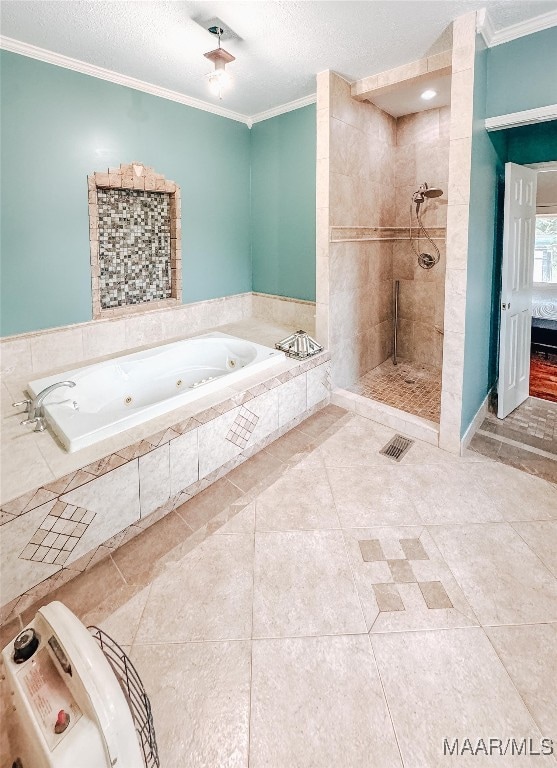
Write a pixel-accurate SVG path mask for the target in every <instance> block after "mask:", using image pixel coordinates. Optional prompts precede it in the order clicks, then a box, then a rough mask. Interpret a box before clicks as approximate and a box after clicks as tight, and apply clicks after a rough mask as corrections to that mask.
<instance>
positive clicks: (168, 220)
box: [88, 163, 182, 319]
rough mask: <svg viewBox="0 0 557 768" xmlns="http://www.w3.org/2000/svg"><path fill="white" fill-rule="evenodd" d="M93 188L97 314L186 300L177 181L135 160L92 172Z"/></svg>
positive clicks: (92, 238) (93, 271)
mask: <svg viewBox="0 0 557 768" xmlns="http://www.w3.org/2000/svg"><path fill="white" fill-rule="evenodd" d="M88 188H89V229H90V242H91V281H92V295H93V318H94V319H97V318H101V317H110V316H114V315H122V314H127V313H130V312H138V311H144V310H146V309H159V308H161V307H169V306H173V305H175V304H177V303H181V301H182V273H181V262H182V259H181V253H182V252H181V226H180V214H181V208H180V189H179V187H178V186H177V184H175V182H173V181H169V180H167V179H165V178H164V176H163V175H162V174H160V173H156V172H155V171H154V170H153V169H152V168H149V167H147V166H144V165H143V164H141V163H131V164H130V165H124V164H122V165H121V166H120V167H119V168H109V169H108V172H106V173H103V172H96V173H93V174H91V175H90V176H89V177H88ZM146 305H148V306H146Z"/></svg>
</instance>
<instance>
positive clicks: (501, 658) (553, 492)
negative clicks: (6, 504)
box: [0, 372, 557, 768]
mask: <svg viewBox="0 0 557 768" xmlns="http://www.w3.org/2000/svg"><path fill="white" fill-rule="evenodd" d="M310 373H311V372H310ZM393 433H394V430H393V429H389V428H387V427H383V426H381V425H379V424H376V423H374V422H372V421H371V420H369V419H364V418H362V417H361V416H358V415H357V414H354V413H347V412H346V411H344V410H342V409H340V408H336V407H335V406H327V407H326V408H324V409H321V410H320V411H319V412H318V413H316V414H315V415H313V416H312V417H310V418H309V419H306V420H304V421H302V422H300V423H299V424H298V425H297V426H296V427H295V428H294V429H293V430H291V431H290V432H288V433H287V434H285V435H284V436H283V437H281V438H280V439H279V440H277V441H275V442H272V443H269V444H268V445H267V446H266V447H265V448H263V450H262V451H260V452H259V453H258V454H257V455H255V456H253V457H252V458H251V459H249V460H247V461H246V462H245V463H243V464H242V465H241V466H239V467H237V468H236V469H235V470H233V471H232V472H230V473H229V474H228V475H227V476H226V477H223V478H222V479H220V480H219V481H217V482H215V483H214V484H212V485H211V486H210V487H208V488H206V489H205V490H204V491H202V492H200V493H198V494H197V495H196V496H195V497H194V498H192V499H190V500H189V501H188V502H187V503H185V504H183V505H181V506H179V507H177V509H176V510H173V511H171V512H169V513H168V514H167V515H166V516H165V517H163V518H162V519H159V520H158V521H156V522H154V523H153V525H151V526H150V527H148V528H146V529H145V530H143V531H141V532H140V533H139V534H138V535H137V536H135V537H134V538H133V539H132V540H130V541H128V542H127V543H125V544H123V545H122V546H120V547H119V548H118V549H116V550H115V551H113V552H112V553H108V554H107V556H106V557H105V558H104V559H103V560H102V561H100V562H98V563H97V564H96V565H94V566H93V567H92V568H91V569H90V570H87V571H84V572H83V573H80V574H77V575H76V577H75V578H74V579H73V580H72V581H69V582H67V583H66V584H60V585H58V586H57V588H56V590H55V591H54V593H52V594H50V595H44V596H43V597H41V598H40V599H36V600H35V602H34V605H32V604H31V602H32V598H31V597H29V598H28V599H29V602H22V604H21V608H20V611H19V615H18V616H16V617H15V618H14V619H13V620H12V621H11V623H10V624H7V625H5V626H4V627H3V628H2V630H1V632H2V634H1V639H2V640H3V644H7V643H8V642H9V640H10V639H12V638H13V637H15V635H16V633H17V632H18V631H19V630H20V629H21V627H22V626H24V625H25V624H26V623H27V622H28V621H29V619H30V618H31V617H32V616H33V615H34V613H35V612H36V610H37V608H38V607H39V606H40V605H41V604H44V603H45V602H50V601H51V600H53V599H59V600H61V601H62V602H64V603H65V604H66V605H68V607H69V608H70V609H71V610H73V611H74V612H75V613H76V614H77V615H78V616H79V618H80V619H81V620H82V621H84V622H85V623H86V624H92V623H93V624H96V625H100V626H101V627H102V628H103V629H104V630H105V631H106V632H108V633H109V634H111V635H112V636H113V637H114V638H115V639H116V640H117V641H119V642H120V643H122V644H124V645H126V646H127V647H128V648H129V653H130V655H131V658H132V661H133V662H134V664H136V665H137V667H138V671H139V673H140V675H141V677H142V679H143V681H144V683H145V685H146V689H147V692H148V694H149V697H150V699H151V703H152V705H153V716H154V721H155V728H156V732H157V738H158V744H159V750H160V755H161V763H162V764H163V765H165V767H166V768H172V767H174V766H175V767H176V768H178V767H179V766H183V765H186V764H188V760H189V761H190V762H191V761H192V760H193V761H194V762H195V764H196V765H199V766H216V765H223V764H227V765H228V764H232V765H236V766H242V768H247V766H248V764H249V765H250V766H262V765H272V766H300V768H301V767H302V766H308V767H309V766H315V765H320V766H328V765H329V764H331V765H332V764H335V765H339V766H342V767H343V768H344V766H350V768H352V767H354V768H359V767H360V766H361V767H362V768H364V767H365V768H369V766H370V764H372V765H374V766H375V765H377V766H382V765H385V766H386V767H387V768H395V766H401V765H404V766H406V767H407V768H409V767H411V768H424V766H427V768H437V767H438V766H443V765H444V764H445V763H446V764H450V763H451V762H453V763H454V765H457V764H459V762H460V760H459V759H456V758H454V757H453V758H452V760H451V759H449V757H448V756H447V757H446V756H443V739H444V738H456V737H457V736H458V737H460V738H464V737H465V736H468V737H470V738H471V739H479V738H482V737H483V738H489V737H490V736H492V737H495V738H506V737H507V736H508V737H509V738H516V739H522V738H528V737H531V738H532V739H534V740H535V741H534V743H535V744H537V743H539V739H540V738H541V737H547V738H554V733H555V727H556V721H555V715H556V712H557V709H556V700H555V693H556V691H557V683H554V680H555V674H556V673H555V663H554V657H555V642H556V640H557V636H556V632H557V624H556V623H555V609H554V603H552V599H554V596H555V585H557V581H555V572H554V569H553V562H552V560H548V555H550V556H551V554H552V552H554V551H555V550H556V549H557V540H556V539H555V536H556V535H557V533H556V528H555V523H556V521H557V488H555V487H554V486H553V485H551V484H549V483H547V482H544V481H543V480H540V479H539V478H535V477H532V476H530V475H527V474H525V473H523V472H520V471H518V470H515V469H513V468H510V467H505V466H503V465H500V464H496V463H493V462H490V461H489V460H487V459H485V458H484V457H481V456H478V455H473V454H468V455H467V456H465V457H462V458H461V457H458V456H454V455H452V454H450V453H448V452H446V451H442V450H439V449H437V448H434V447H433V446H430V445H427V444H425V443H421V442H419V441H418V442H416V444H415V445H414V446H412V448H411V449H410V450H409V451H408V453H407V454H406V455H405V456H404V457H403V459H402V461H401V462H400V464H397V463H396V462H392V461H391V460H390V459H388V458H386V457H385V456H382V455H380V454H379V449H380V448H381V447H382V446H383V445H384V444H385V443H386V442H387V441H388V440H389V439H390V438H391V437H392V436H393ZM377 478H380V479H381V482H377ZM374 479H375V482H374ZM301 487H303V488H304V489H305V491H304V493H303V494H300V490H299V489H300V488H301ZM470 488H473V489H474V500H473V503H469V499H468V497H467V496H466V492H467V491H468V490H469V489H470ZM463 492H464V493H463ZM354 499H356V501H357V509H355V504H354ZM452 500H455V501H456V502H457V503H455V504H451V503H448V501H449V502H451V501H452ZM430 509H433V510H434V511H435V514H436V517H437V518H438V519H441V517H442V515H447V514H448V513H451V514H455V515H458V517H457V518H456V519H453V521H452V522H451V523H443V524H440V525H435V524H431V522H430V521H428V522H426V521H425V520H424V519H422V518H423V516H424V515H426V514H428V513H429V510H430ZM498 515H499V516H500V515H505V519H501V517H499V518H498V520H499V521H498V522H496V521H495V518H496V516H498ZM480 520H483V521H488V522H479V521H480ZM513 531H515V532H516V535H515V534H514V533H513ZM340 537H341V538H343V539H344V541H345V545H346V546H345V550H344V553H343V551H342V548H341V547H340V546H339V541H340ZM316 539H317V540H318V544H319V546H317V547H313V546H312V545H313V543H314V542H315V540H316ZM290 541H292V542H293V543H294V546H292V547H290V546H288V542H290ZM463 543H464V546H463V545H462V544H463ZM285 544H286V545H285ZM305 552H309V553H310V554H311V567H312V573H311V574H310V575H311V578H300V577H298V576H301V574H302V573H304V575H305V574H306V573H307V572H308V571H309V570H310V569H309V565H310V563H308V562H306V561H305V560H300V557H303V555H304V553H305ZM505 553H507V555H505ZM536 556H537V558H538V559H537V560H536ZM267 562H268V563H269V565H272V567H269V568H265V565H266V563H267ZM277 562H278V563H280V567H277V565H276V564H277ZM544 568H545V570H544ZM552 569H553V570H552ZM552 578H553V582H552V581H551V579H552ZM323 583H326V584H327V585H328V586H330V593H331V596H332V606H331V607H332V609H331V610H330V611H327V610H325V611H324V610H323ZM99 584H101V585H102V589H99V588H98V587H99ZM517 593H518V594H519V596H520V599H519V600H517V599H516V594H517ZM354 595H356V600H355V599H354ZM37 598H38V596H37ZM263 598H265V599H266V600H268V602H265V600H264V599H263ZM449 602H450V605H449ZM451 606H452V607H451ZM16 613H17V610H16ZM499 614H500V617H501V620H500V621H499V622H497V623H496V624H495V625H491V624H484V623H483V622H484V621H486V620H487V619H489V618H491V617H492V616H493V615H499ZM525 617H526V618H528V620H529V621H530V622H531V621H532V620H535V623H523V621H524V618H525ZM22 622H23V624H22ZM368 627H370V628H371V629H370V631H368ZM308 628H309V629H311V631H312V634H311V635H308V634H303V633H304V632H307V629H308ZM353 628H356V630H357V631H356V633H355V634H353V633H352V632H353ZM275 629H278V630H279V634H278V635H275V634H271V633H272V632H274V631H275ZM288 633H291V634H288ZM169 704H170V707H169ZM184 734H185V736H184ZM401 754H402V756H401ZM331 756H332V757H331ZM461 760H463V761H464V762H463V764H470V765H473V764H476V763H477V764H479V765H482V764H485V765H486V766H487V765H489V764H490V763H492V762H493V764H494V765H495V764H497V763H498V762H499V763H500V764H501V765H505V766H506V765H507V764H512V763H513V762H516V763H517V765H521V764H524V765H531V766H536V765H540V766H542V765H555V761H554V758H550V760H549V763H548V761H547V759H544V758H543V757H541V756H539V757H531V758H529V757H527V756H522V757H521V758H518V757H517V758H516V760H515V761H510V763H509V761H508V760H507V761H505V758H500V759H499V761H498V760H497V759H496V758H495V757H494V758H490V759H487V758H486V759H485V760H483V761H482V758H481V756H480V757H476V758H474V759H473V760H472V759H469V760H466V757H463V758H461ZM0 762H1V760H0Z"/></svg>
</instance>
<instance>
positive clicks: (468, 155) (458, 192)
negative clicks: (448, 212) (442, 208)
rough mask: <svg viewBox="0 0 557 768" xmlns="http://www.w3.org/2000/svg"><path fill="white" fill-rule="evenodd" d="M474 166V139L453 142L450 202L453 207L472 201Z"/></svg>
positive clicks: (450, 163)
mask: <svg viewBox="0 0 557 768" xmlns="http://www.w3.org/2000/svg"><path fill="white" fill-rule="evenodd" d="M471 166H472V138H471V137H466V138H463V139H455V140H454V141H451V150H450V162H449V178H450V181H449V200H450V201H451V204H452V205H461V204H465V205H466V206H467V204H468V202H469V200H470V172H471Z"/></svg>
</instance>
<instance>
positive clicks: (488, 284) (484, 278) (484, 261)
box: [461, 38, 504, 435]
mask: <svg viewBox="0 0 557 768" xmlns="http://www.w3.org/2000/svg"><path fill="white" fill-rule="evenodd" d="M487 66H488V51H487V50H486V49H485V46H484V45H483V42H482V41H481V38H478V39H477V42H476V57H475V69H474V124H473V132H472V168H471V177H470V189H471V195H470V213H469V224H468V265H467V288H466V326H465V344H464V381H463V394H462V419H461V434H462V435H463V434H464V433H465V432H466V430H467V429H468V427H469V426H470V424H471V422H472V419H473V418H474V416H475V415H476V413H477V411H478V409H479V408H480V406H481V404H482V402H483V400H484V399H485V396H486V395H487V393H488V392H489V390H490V388H491V387H492V385H493V383H494V381H495V377H496V362H497V336H498V334H497V327H496V326H497V324H496V318H497V317H498V312H497V310H496V307H497V306H498V294H499V283H498V277H497V275H498V269H499V262H498V256H497V254H498V238H497V225H498V221H499V219H500V217H499V210H498V207H499V203H500V195H499V194H498V189H499V187H500V184H499V182H500V179H501V175H502V174H503V160H504V158H501V157H500V156H499V155H498V153H497V150H496V148H495V146H494V144H493V142H492V140H491V138H490V136H489V134H488V133H487V131H486V130H485V128H484V119H485V114H486V99H487V88H486V84H487V77H486V74H487ZM503 147H504V144H503Z"/></svg>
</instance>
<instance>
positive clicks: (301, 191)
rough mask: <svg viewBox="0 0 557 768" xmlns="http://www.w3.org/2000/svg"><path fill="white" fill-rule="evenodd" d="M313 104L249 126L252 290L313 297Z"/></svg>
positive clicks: (314, 137)
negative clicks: (250, 128) (251, 126)
mask: <svg viewBox="0 0 557 768" xmlns="http://www.w3.org/2000/svg"><path fill="white" fill-rule="evenodd" d="M315 140H316V131H315V106H314V105H313V104H312V105H310V106H308V107H303V108H302V109H297V110H295V111H294V112H287V113H285V114H283V115H279V116H278V117H274V118H271V119H270V120H264V121H263V122H261V123H255V125H254V126H253V128H252V130H251V248H252V264H253V290H254V291H260V292H262V293H273V294H277V295H278V296H290V297H293V298H297V299H309V300H311V301H314V300H315V154H316V148H315Z"/></svg>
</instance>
